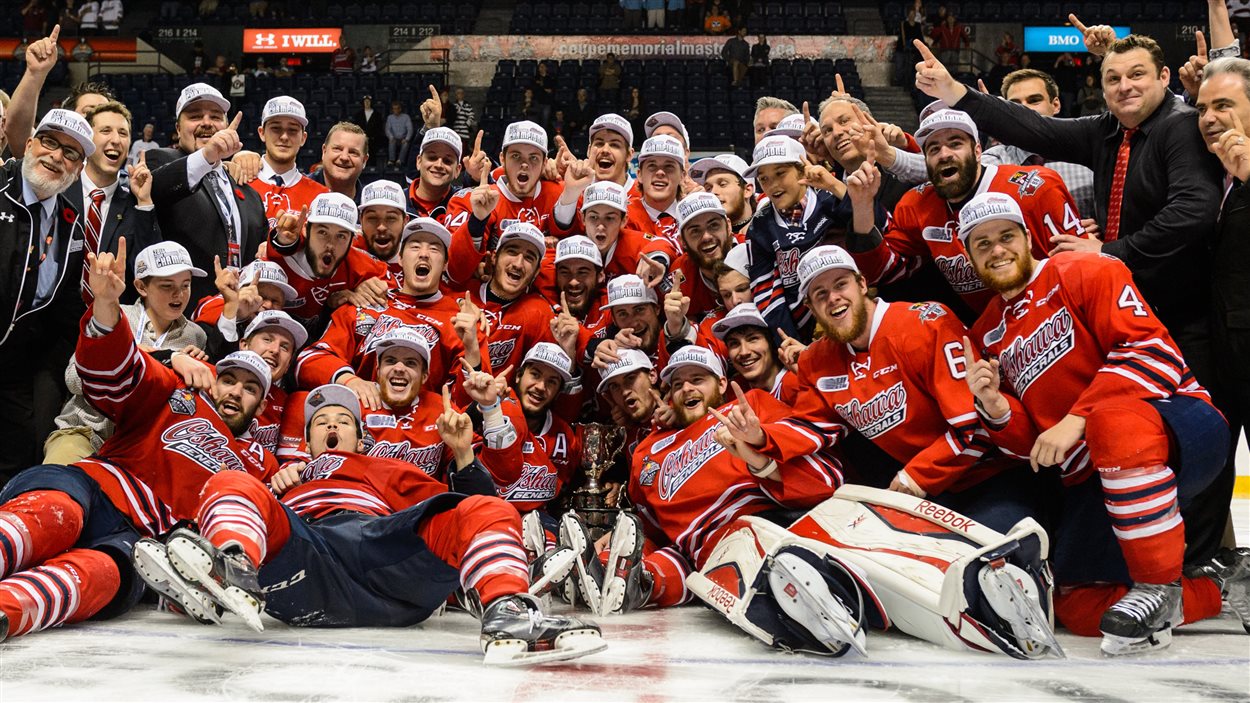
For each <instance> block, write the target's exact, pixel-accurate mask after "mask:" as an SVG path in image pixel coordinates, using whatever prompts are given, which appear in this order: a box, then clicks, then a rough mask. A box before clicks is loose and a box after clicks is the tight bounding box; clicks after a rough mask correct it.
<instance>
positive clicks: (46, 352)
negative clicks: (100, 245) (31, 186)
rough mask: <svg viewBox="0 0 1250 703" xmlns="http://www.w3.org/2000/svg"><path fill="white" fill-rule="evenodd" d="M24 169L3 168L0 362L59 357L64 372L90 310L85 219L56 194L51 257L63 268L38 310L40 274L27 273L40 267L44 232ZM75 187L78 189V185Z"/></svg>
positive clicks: (17, 163) (17, 165)
mask: <svg viewBox="0 0 1250 703" xmlns="http://www.w3.org/2000/svg"><path fill="white" fill-rule="evenodd" d="M21 170H22V162H21V160H20V159H9V160H8V161H7V162H6V163H4V164H3V165H2V166H0V358H3V360H5V361H13V360H15V359H17V358H24V357H25V356H26V355H29V356H30V357H31V358H42V359H52V358H54V357H55V358H56V359H57V360H60V364H61V367H62V368H64V364H65V362H66V361H67V360H68V359H69V355H70V353H72V352H73V348H74V340H76V339H77V338H78V321H79V319H81V318H82V314H83V312H84V310H85V306H84V305H83V302H82V295H81V292H80V290H79V283H80V282H81V281H82V259H83V242H84V233H83V228H82V218H81V217H79V214H78V211H77V210H75V209H74V208H73V206H72V205H71V203H70V201H69V199H68V198H66V197H65V194H64V193H62V194H60V195H58V196H56V204H55V205H54V206H53V208H52V216H53V217H54V218H56V227H57V248H56V251H54V252H51V253H50V254H49V255H50V256H53V257H55V258H56V260H57V261H60V262H61V266H60V271H59V273H58V277H57V283H56V287H55V288H54V289H53V293H52V295H51V296H49V298H48V300H47V301H45V302H44V303H43V304H41V305H39V306H38V307H36V306H35V304H34V301H35V286H36V283H37V276H35V275H30V276H28V275H26V269H27V268H28V267H36V266H38V263H39V232H37V231H34V228H33V225H34V221H33V219H32V218H31V215H30V211H29V210H28V209H27V208H26V205H25V203H24V201H23V193H22V172H21ZM73 187H74V188H77V187H78V182H77V181H75V182H74V185H73ZM32 273H33V272H32ZM54 363H55V362H54ZM5 372H6V373H11V372H13V371H12V370H11V369H10V370H7V371H5Z"/></svg>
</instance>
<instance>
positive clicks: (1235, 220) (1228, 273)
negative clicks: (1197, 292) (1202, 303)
mask: <svg viewBox="0 0 1250 703" xmlns="http://www.w3.org/2000/svg"><path fill="white" fill-rule="evenodd" d="M1247 232H1250V186H1247V185H1246V184H1244V183H1234V184H1233V187H1232V190H1230V191H1229V193H1228V197H1227V198H1226V199H1225V200H1224V206H1223V207H1222V208H1221V209H1220V220H1219V223H1218V225H1217V227H1216V231H1215V237H1214V238H1213V240H1212V243H1211V244H1212V245H1211V249H1212V251H1211V262H1212V266H1211V269H1212V270H1211V292H1212V295H1211V298H1212V300H1211V302H1212V312H1213V315H1212V316H1213V318H1214V322H1215V323H1216V325H1217V327H1218V328H1220V329H1229V330H1241V333H1242V334H1250V267H1248V266H1247V265H1246V261H1247V260H1250V259H1247V257H1250V238H1247V237H1246V233H1247ZM1247 351H1248V352H1250V349H1248V350H1247ZM1239 362H1240V363H1242V364H1250V357H1247V358H1245V359H1240V360H1239ZM1247 371H1248V372H1250V369H1247Z"/></svg>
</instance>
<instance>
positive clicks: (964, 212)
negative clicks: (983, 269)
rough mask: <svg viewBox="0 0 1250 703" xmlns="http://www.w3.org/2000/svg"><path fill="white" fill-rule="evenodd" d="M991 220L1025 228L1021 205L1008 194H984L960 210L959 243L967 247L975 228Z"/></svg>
mask: <svg viewBox="0 0 1250 703" xmlns="http://www.w3.org/2000/svg"><path fill="white" fill-rule="evenodd" d="M990 220H1010V221H1011V222H1015V223H1016V224H1018V225H1020V226H1021V227H1025V226H1026V225H1025V224H1024V213H1022V212H1020V204H1019V203H1017V202H1016V199H1015V198H1013V197H1011V196H1010V195H1007V194H1006V193H982V194H980V195H978V196H977V197H975V198H973V199H972V200H969V201H968V202H966V203H964V206H963V207H962V208H960V210H959V241H961V242H963V243H964V245H965V246H966V245H967V244H968V235H969V234H971V233H972V230H973V228H975V227H976V226H977V225H979V224H981V223H982V222H989V221H990Z"/></svg>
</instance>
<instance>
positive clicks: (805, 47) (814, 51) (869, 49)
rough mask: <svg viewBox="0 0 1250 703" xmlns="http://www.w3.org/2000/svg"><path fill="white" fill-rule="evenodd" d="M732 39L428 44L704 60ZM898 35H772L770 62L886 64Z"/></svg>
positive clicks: (469, 51)
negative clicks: (803, 60) (802, 59)
mask: <svg viewBox="0 0 1250 703" xmlns="http://www.w3.org/2000/svg"><path fill="white" fill-rule="evenodd" d="M725 41H726V37H712V36H688V37H686V36H682V37H673V36H666V37H665V36H660V37H656V36H615V35H610V36H595V35H589V36H480V35H478V36H453V35H439V36H434V37H430V38H429V39H427V40H426V41H425V42H423V43H422V46H424V47H428V48H430V49H435V50H437V49H446V50H447V51H448V52H449V55H448V58H449V59H450V60H452V61H499V60H500V59H602V58H603V57H604V56H607V55H608V54H616V57H617V58H618V59H622V60H624V59H704V58H719V57H720V52H721V49H722V48H723V47H724V46H725ZM897 41H898V40H897V39H896V38H895V37H888V36H874V37H864V36H858V37H788V36H770V37H769V38H768V44H769V46H771V47H772V50H771V53H770V58H774V59H792V58H810V59H840V58H852V59H855V60H856V61H862V62H868V61H882V60H883V58H882V57H886V56H892V55H893V53H894V44H895V43H896V42H897Z"/></svg>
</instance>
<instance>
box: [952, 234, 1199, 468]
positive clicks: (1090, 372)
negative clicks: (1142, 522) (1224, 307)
mask: <svg viewBox="0 0 1250 703" xmlns="http://www.w3.org/2000/svg"><path fill="white" fill-rule="evenodd" d="M970 339H972V341H973V343H974V344H977V345H980V346H981V347H982V349H981V353H982V354H988V355H993V356H996V357H997V358H998V363H999V367H998V368H999V373H1001V374H1002V379H1003V384H1004V386H1005V387H1006V388H1005V390H1007V391H1008V392H1010V393H1012V394H1013V395H1015V397H1017V398H1019V399H1020V402H1021V403H1022V404H1023V406H1024V412H1023V413H1016V412H1013V413H1012V415H1011V419H1010V420H1009V421H1008V422H1007V424H1006V426H1005V427H1003V428H1002V429H1001V430H1000V431H992V432H991V436H992V437H993V439H994V440H995V442H996V443H997V444H999V446H1001V447H1003V448H1004V449H1006V450H1008V451H1010V452H1012V453H1014V454H1018V455H1021V456H1028V455H1029V451H1030V449H1031V448H1032V446H1033V444H1034V441H1035V440H1036V438H1037V434H1038V433H1039V432H1040V431H1044V430H1047V429H1049V428H1051V427H1053V426H1054V425H1055V424H1056V423H1058V422H1059V421H1060V420H1062V419H1063V418H1064V416H1065V415H1068V414H1072V415H1079V416H1082V417H1084V416H1087V415H1089V414H1090V413H1091V412H1092V411H1093V409H1094V408H1095V407H1096V406H1097V405H1098V403H1099V402H1100V401H1103V400H1106V399H1109V398H1115V397H1125V396H1128V397H1133V398H1140V399H1142V400H1153V399H1157V398H1168V397H1171V396H1173V395H1189V396H1195V397H1198V398H1202V399H1203V400H1205V401H1207V402H1210V400H1211V398H1210V394H1208V393H1207V391H1206V390H1205V389H1203V388H1202V386H1200V385H1198V382H1197V381H1196V380H1194V376H1193V373H1191V372H1190V370H1189V366H1187V365H1186V364H1185V359H1184V358H1183V357H1182V356H1181V353H1180V350H1179V348H1178V347H1177V346H1176V343H1175V342H1174V341H1172V336H1171V335H1170V334H1168V331H1167V329H1166V328H1165V327H1164V326H1163V323H1161V322H1159V318H1157V317H1155V314H1154V312H1152V311H1151V309H1150V307H1149V306H1147V305H1146V304H1145V302H1144V301H1143V300H1142V297H1141V293H1139V292H1138V290H1137V286H1135V285H1134V284H1133V279H1132V275H1131V274H1130V273H1129V270H1128V268H1127V267H1126V266H1125V265H1124V264H1123V263H1122V262H1121V261H1120V260H1119V259H1115V258H1112V257H1109V256H1104V255H1102V254H1091V253H1088V252H1062V253H1059V254H1056V255H1055V256H1054V257H1052V258H1050V259H1048V260H1045V261H1039V262H1038V263H1037V268H1036V269H1035V270H1034V272H1033V278H1032V280H1031V281H1030V282H1029V285H1028V286H1027V287H1025V289H1024V290H1023V291H1022V292H1021V293H1020V294H1019V295H1017V296H1016V297H1014V298H1012V299H1011V300H1003V298H1002V296H995V297H994V299H993V300H992V301H990V304H989V306H988V307H986V309H985V312H984V313H982V314H981V317H980V319H978V320H977V322H976V324H975V325H973V326H972V336H971V337H970ZM1060 469H1061V472H1062V475H1063V477H1064V480H1065V482H1067V483H1069V484H1071V483H1077V482H1080V481H1081V480H1083V479H1084V478H1085V477H1086V476H1088V474H1089V469H1090V460H1089V450H1088V449H1087V448H1086V447H1085V443H1084V442H1081V443H1079V444H1078V445H1077V446H1076V447H1074V448H1073V449H1072V451H1070V452H1069V453H1068V456H1067V457H1066V458H1065V459H1064V462H1063V464H1062V465H1061V467H1060Z"/></svg>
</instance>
